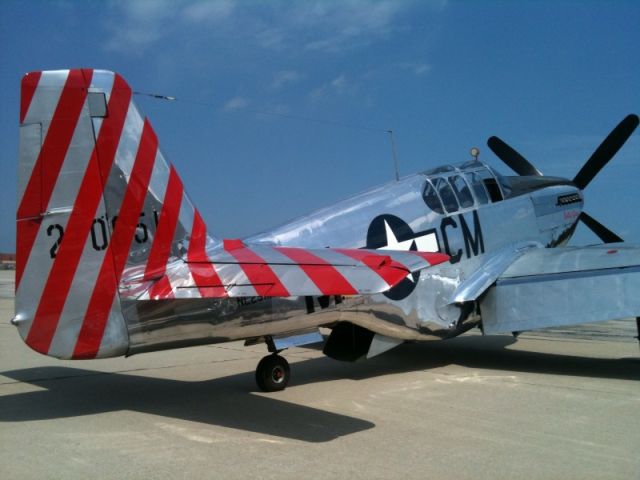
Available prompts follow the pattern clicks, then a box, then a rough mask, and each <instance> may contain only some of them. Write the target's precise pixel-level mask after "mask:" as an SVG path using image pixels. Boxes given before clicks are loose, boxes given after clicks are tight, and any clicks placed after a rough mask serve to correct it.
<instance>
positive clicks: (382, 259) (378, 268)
mask: <svg viewBox="0 0 640 480" xmlns="http://www.w3.org/2000/svg"><path fill="white" fill-rule="evenodd" d="M333 250H334V251H336V252H338V253H341V254H343V255H346V256H347V257H351V258H354V259H356V260H358V261H359V262H362V263H364V264H365V265H366V266H367V267H369V268H370V269H371V270H373V271H374V272H376V273H377V274H378V275H380V277H382V279H383V280H384V281H385V282H387V285H389V286H390V287H392V286H394V285H396V284H397V283H398V282H399V281H401V280H402V279H403V278H404V277H406V276H407V273H409V269H408V268H407V267H405V266H404V265H402V264H401V263H400V262H397V261H395V260H392V261H391V262H390V263H389V261H388V259H389V256H388V255H378V254H375V253H372V252H370V251H366V250H357V249H346V248H335V249H333Z"/></svg>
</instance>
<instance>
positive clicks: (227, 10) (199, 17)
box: [182, 0, 234, 23]
mask: <svg viewBox="0 0 640 480" xmlns="http://www.w3.org/2000/svg"><path fill="white" fill-rule="evenodd" d="M233 10H234V3H232V2H231V1H229V0H216V1H201V2H196V3H193V4H191V5H187V6H186V7H185V8H184V10H183V11H182V17H183V18H184V19H185V20H187V21H190V22H193V23H216V22H219V21H221V20H224V19H226V18H228V17H229V16H231V14H232V13H233Z"/></svg>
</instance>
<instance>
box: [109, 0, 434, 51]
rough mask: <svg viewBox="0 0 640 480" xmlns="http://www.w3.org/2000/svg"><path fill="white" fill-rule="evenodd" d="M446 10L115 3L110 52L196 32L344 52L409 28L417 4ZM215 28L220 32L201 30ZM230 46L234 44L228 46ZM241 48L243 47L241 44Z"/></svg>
mask: <svg viewBox="0 0 640 480" xmlns="http://www.w3.org/2000/svg"><path fill="white" fill-rule="evenodd" d="M425 5H427V6H428V7H429V8H431V9H432V10H434V11H438V10H441V9H442V8H443V7H444V6H445V5H446V0H428V1H423V2H418V1H417V0H377V1H373V0H343V1H340V2H337V1H333V0H315V1H311V0H309V1H304V2H292V3H289V2H284V1H272V2H233V1H232V0H208V1H197V2H194V1H188V0H187V1H180V2H175V1H170V0H135V1H124V0H113V1H112V2H111V3H110V7H111V8H110V9H109V10H108V12H107V13H108V14H107V15H106V17H107V19H106V20H105V26H106V29H107V32H108V39H107V41H106V42H105V48H106V49H108V50H113V51H118V52H121V53H128V54H132V53H133V54H140V53H143V51H145V50H147V49H149V48H150V47H153V46H154V45H156V44H157V43H158V42H159V41H161V40H162V39H164V38H167V37H170V36H171V35H175V34H176V33H179V32H185V31H187V32H188V31H190V30H189V29H193V33H194V34H195V35H200V36H201V37H202V36H205V37H207V38H208V39H209V40H211V39H216V38H219V39H220V40H222V41H225V42H236V43H237V42H241V43H242V44H245V45H246V44H249V45H252V46H258V47H261V48H268V49H276V50H281V51H284V50H285V49H286V50H288V52H289V53H291V52H296V51H297V52H300V53H303V52H304V51H317V52H322V53H339V52H342V51H344V50H348V49H354V48H359V47H363V46H366V45H369V44H371V43H372V42H375V41H377V40H380V39H384V38H386V37H388V36H390V35H392V34H393V33H394V32H398V31H401V30H402V29H403V28H404V27H403V20H402V16H403V15H405V16H406V14H407V13H408V12H410V11H411V10H412V9H413V8H414V7H415V6H421V7H424V6H425ZM210 24H215V25H216V28H215V29H204V30H203V29H202V28H200V29H198V28H197V27H204V26H206V25H210ZM227 46H229V45H227ZM235 46H236V47H237V45H235Z"/></svg>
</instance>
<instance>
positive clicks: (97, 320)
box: [73, 120, 158, 358]
mask: <svg viewBox="0 0 640 480" xmlns="http://www.w3.org/2000/svg"><path fill="white" fill-rule="evenodd" d="M157 152H158V138H157V137H156V134H155V133H154V131H153V129H152V128H151V124H150V123H149V122H148V121H147V120H145V122H144V127H143V128H142V135H141V137H140V145H139V146H138V153H137V154H136V159H135V161H134V163H133V169H132V171H131V176H130V177H129V183H128V184H127V190H126V192H125V194H124V198H123V199H122V205H121V206H120V211H119V212H118V221H117V222H116V224H115V228H114V230H113V234H112V235H111V240H110V242H109V246H108V247H107V252H106V254H105V256H104V259H103V260H102V266H101V267H100V272H99V273H98V278H97V280H96V284H95V286H94V289H93V293H92V294H91V298H90V299H89V306H88V307H87V311H86V313H85V316H84V321H83V323H82V328H81V329H80V334H79V335H78V341H77V343H76V347H75V350H74V352H73V358H94V357H95V356H96V354H97V353H98V349H99V348H100V342H101V341H102V336H103V334H104V329H105V327H106V326H107V320H108V319H109V313H110V312H111V306H112V305H113V299H114V296H115V294H116V290H117V288H118V284H119V283H120V276H121V275H122V271H123V270H124V267H125V264H126V262H127V258H128V257H129V249H130V248H131V242H132V241H133V235H134V234H135V231H136V225H137V224H138V219H139V217H140V212H141V211H142V207H143V205H144V199H145V197H146V195H147V190H148V188H149V181H150V179H151V171H152V170H153V163H154V160H155V158H156V154H157Z"/></svg>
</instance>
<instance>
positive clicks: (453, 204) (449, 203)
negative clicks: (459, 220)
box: [433, 177, 460, 213]
mask: <svg viewBox="0 0 640 480" xmlns="http://www.w3.org/2000/svg"><path fill="white" fill-rule="evenodd" d="M433 182H434V186H435V187H436V190H437V191H438V194H439V195H440V198H441V199H442V203H443V204H444V208H445V210H446V211H447V213H453V212H457V211H458V209H459V208H460V207H459V206H458V200H456V196H455V194H454V193H453V189H452V188H451V185H449V182H447V180H446V179H445V178H442V177H440V178H435V179H433Z"/></svg>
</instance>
